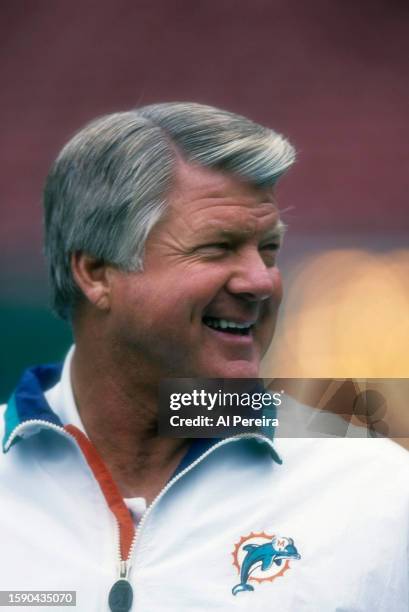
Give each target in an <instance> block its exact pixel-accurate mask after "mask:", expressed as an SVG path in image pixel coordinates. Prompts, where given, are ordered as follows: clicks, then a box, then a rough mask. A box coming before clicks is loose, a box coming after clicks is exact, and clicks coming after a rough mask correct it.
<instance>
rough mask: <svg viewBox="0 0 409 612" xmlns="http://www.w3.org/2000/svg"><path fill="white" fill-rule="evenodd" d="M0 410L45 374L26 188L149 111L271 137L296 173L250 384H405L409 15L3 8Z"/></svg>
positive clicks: (33, 222) (362, 7)
mask: <svg viewBox="0 0 409 612" xmlns="http://www.w3.org/2000/svg"><path fill="white" fill-rule="evenodd" d="M0 11H1V15H2V18H1V25H0V28H1V30H0V31H1V36H0V40H1V47H2V53H1V56H0V71H1V90H2V95H1V102H0V104H1V113H2V118H3V127H2V136H3V146H2V147H1V153H0V155H1V157H2V160H1V167H2V193H1V199H0V214H1V221H0V241H1V251H2V256H1V269H0V283H1V298H0V334H1V336H0V337H1V344H2V350H1V364H0V400H5V399H6V398H7V396H8V394H9V393H10V391H11V389H12V388H13V385H14V384H15V382H16V380H17V378H18V376H19V374H20V372H21V370H22V369H23V368H24V367H26V366H28V365H31V364H34V363H40V362H44V361H50V360H59V359H61V358H62V356H63V355H64V352H65V350H66V348H67V346H68V345H69V343H70V341H71V339H70V332H69V330H68V328H67V327H66V326H65V324H63V323H61V322H59V321H58V320H57V319H55V318H54V317H53V316H52V315H51V314H50V313H49V311H48V309H47V302H48V296H47V280H46V275H45V266H44V262H43V258H42V246H41V242H42V228H41V221H40V216H41V190H42V184H43V181H44V177H45V175H46V173H47V171H48V167H49V165H50V164H51V162H52V161H53V159H54V157H55V155H56V154H57V152H58V150H59V148H60V147H61V146H62V145H63V144H64V142H65V141H66V140H67V139H68V137H69V136H70V135H71V134H72V133H73V132H74V131H75V130H77V129H78V128H79V127H80V126H82V125H83V124H84V123H86V122H87V121H88V120H90V119H91V118H93V117H95V116H97V115H101V114H104V113H109V112H112V111H116V110H126V109H129V108H131V107H133V106H135V105H140V104H146V103H150V102H153V101H162V100H195V101H199V102H204V103H209V104H213V105H216V106H217V105H219V106H222V107H226V108H228V109H231V110H233V111H236V112H239V113H243V114H245V115H248V116H250V117H251V118H253V119H255V120H257V121H259V122H261V123H265V124H267V125H270V126H271V127H273V128H274V129H276V130H278V131H280V132H282V133H284V134H285V135H286V136H288V137H289V138H290V139H291V140H292V141H293V142H294V143H295V145H296V147H297V149H298V152H299V161H298V164H297V166H296V167H295V169H294V170H293V171H292V172H291V173H290V175H289V176H288V177H286V178H284V180H283V181H282V184H281V185H280V187H279V197H280V203H281V207H282V208H283V209H284V210H285V212H284V214H283V218H284V220H285V221H286V223H287V224H288V226H289V232H288V235H287V237H286V240H285V246H284V250H283V253H282V255H281V267H282V270H283V274H284V283H285V288H286V299H285V304H284V308H283V309H282V316H281V319H280V324H279V328H278V333H277V339H276V341H275V343H274V345H273V348H272V350H271V351H270V353H269V355H268V357H267V359H266V361H265V366H264V368H265V370H264V373H265V374H266V375H268V376H281V377H291V376H294V377H309V376H318V377H319V376H321V377H327V376H328V377H336V376H339V377H359V376H362V377H371V376H372V377H377V376H380V377H408V376H409V356H408V345H409V282H408V279H409V250H408V247H409V212H408V203H407V199H408V195H407V194H408V193H409V184H408V183H409V173H408V171H407V161H408V147H407V143H408V136H409V134H408V124H407V113H408V108H409V104H408V90H409V81H408V78H407V76H408V57H409V53H408V51H409V49H408V46H409V45H408V36H407V23H408V13H409V10H408V5H407V3H404V2H398V1H396V0H384V1H376V0H375V1H374V2H369V1H361V2H351V1H345V0H344V1H340V0H333V1H332V2H327V1H324V0H314V1H313V2H311V3H307V2H304V3H302V2H297V1H296V0H277V1H275V0H271V1H270V0H252V2H246V1H244V2H238V0H217V1H216V0H206V1H203V0H196V1H195V2H192V1H189V0H150V1H148V0H117V1H116V2H113V1H106V0H99V1H98V2H96V1H91V0H83V1H81V2H71V3H70V2H66V1H63V0H55V1H53V2H49V1H47V0H28V1H27V2H14V1H12V0H3V2H2V5H1V9H0Z"/></svg>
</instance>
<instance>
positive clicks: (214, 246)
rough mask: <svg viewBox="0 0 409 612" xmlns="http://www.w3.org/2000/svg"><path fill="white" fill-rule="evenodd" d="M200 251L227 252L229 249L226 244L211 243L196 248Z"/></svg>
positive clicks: (228, 245)
mask: <svg viewBox="0 0 409 612" xmlns="http://www.w3.org/2000/svg"><path fill="white" fill-rule="evenodd" d="M198 249H199V250H200V251H227V250H228V249H230V244H229V243H228V242H211V243H209V244H202V245H201V246H199V247H198Z"/></svg>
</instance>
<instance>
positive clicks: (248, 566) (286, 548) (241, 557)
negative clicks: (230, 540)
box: [232, 532, 301, 595]
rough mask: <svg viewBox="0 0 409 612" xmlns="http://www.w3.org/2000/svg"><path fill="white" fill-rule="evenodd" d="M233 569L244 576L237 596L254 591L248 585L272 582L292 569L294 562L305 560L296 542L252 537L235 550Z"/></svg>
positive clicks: (251, 535)
mask: <svg viewBox="0 0 409 612" xmlns="http://www.w3.org/2000/svg"><path fill="white" fill-rule="evenodd" d="M232 555H233V565H234V566H235V567H236V568H237V572H238V574H239V575H240V583H239V584H236V586H234V587H233V589H232V593H233V595H237V593H240V591H254V587H253V586H252V585H251V584H248V582H249V581H250V580H252V581H253V582H267V581H268V582H272V581H273V580H275V579H276V578H278V577H279V576H282V575H283V574H284V573H285V572H286V571H287V570H289V569H290V559H301V555H300V554H299V553H298V550H297V549H296V547H295V546H294V540H293V539H292V538H282V537H280V536H278V535H268V534H267V533H264V532H262V533H250V535H247V536H244V537H242V538H241V539H240V542H238V543H237V544H236V545H235V547H234V552H233V553H232Z"/></svg>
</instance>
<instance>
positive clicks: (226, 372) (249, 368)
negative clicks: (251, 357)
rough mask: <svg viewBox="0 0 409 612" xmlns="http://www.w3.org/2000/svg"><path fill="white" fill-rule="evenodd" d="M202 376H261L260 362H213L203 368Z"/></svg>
mask: <svg viewBox="0 0 409 612" xmlns="http://www.w3.org/2000/svg"><path fill="white" fill-rule="evenodd" d="M199 376H200V377H202V378H259V377H260V364H259V363H253V362H251V361H244V360H243V361H241V360H237V361H229V362H227V363H226V362H225V363H220V364H212V365H209V366H208V367H206V368H203V369H202V372H201V373H200V374H199Z"/></svg>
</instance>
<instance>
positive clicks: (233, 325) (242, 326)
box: [203, 317, 254, 336]
mask: <svg viewBox="0 0 409 612" xmlns="http://www.w3.org/2000/svg"><path fill="white" fill-rule="evenodd" d="M203 323H204V324H205V325H207V327H210V329H215V330H216V331H219V332H224V333H226V334H232V335H234V336H249V335H250V334H251V330H252V329H253V327H254V322H253V323H252V322H248V323H237V322H236V321H230V320H228V319H220V318H218V317H203Z"/></svg>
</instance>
